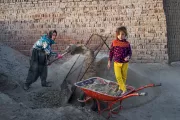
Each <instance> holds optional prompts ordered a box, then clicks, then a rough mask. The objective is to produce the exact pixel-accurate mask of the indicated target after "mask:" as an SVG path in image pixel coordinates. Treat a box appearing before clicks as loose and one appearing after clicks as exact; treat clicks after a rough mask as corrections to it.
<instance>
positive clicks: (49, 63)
mask: <svg viewBox="0 0 180 120" xmlns="http://www.w3.org/2000/svg"><path fill="white" fill-rule="evenodd" d="M67 53H68V52H65V53H63V54H62V56H64V55H66V54H67ZM59 59H60V58H58V57H56V58H55V59H54V60H52V61H50V62H48V64H47V65H51V64H52V63H53V62H55V61H57V60H59Z"/></svg>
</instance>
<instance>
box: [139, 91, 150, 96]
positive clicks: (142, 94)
mask: <svg viewBox="0 0 180 120" xmlns="http://www.w3.org/2000/svg"><path fill="white" fill-rule="evenodd" d="M147 95H148V93H147V92H141V93H139V96H147Z"/></svg>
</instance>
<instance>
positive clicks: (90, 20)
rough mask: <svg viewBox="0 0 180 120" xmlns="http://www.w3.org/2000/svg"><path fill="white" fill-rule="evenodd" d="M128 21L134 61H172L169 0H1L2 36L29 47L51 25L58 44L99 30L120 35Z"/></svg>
mask: <svg viewBox="0 0 180 120" xmlns="http://www.w3.org/2000/svg"><path fill="white" fill-rule="evenodd" d="M121 25H124V26H127V28H128V32H129V36H128V40H129V41H130V43H131V45H132V48H133V57H132V62H166V61H167V60H168V55H167V37H166V19H165V15H164V10H163V0H0V30H1V32H0V40H1V42H3V43H5V44H7V45H9V46H11V47H13V48H15V49H17V50H19V51H21V52H23V53H24V54H28V53H29V49H30V48H31V47H32V44H33V43H34V42H35V41H36V40H37V39H39V37H40V35H41V34H43V33H46V32H47V31H48V30H52V29H56V30H57V31H58V38H57V41H56V42H57V44H56V45H55V46H54V47H53V49H55V50H58V49H61V50H62V49H64V47H65V46H66V45H67V44H69V43H75V44H83V43H85V42H86V40H88V39H89V37H90V36H91V35H92V34H93V33H95V34H100V35H103V36H108V37H109V38H108V44H110V42H111V40H112V39H114V38H115V36H114V35H115V30H116V28H117V27H119V26H121Z"/></svg>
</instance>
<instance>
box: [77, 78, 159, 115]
mask: <svg viewBox="0 0 180 120" xmlns="http://www.w3.org/2000/svg"><path fill="white" fill-rule="evenodd" d="M97 83H98V84H102V85H109V86H111V88H112V87H113V86H117V83H116V82H113V81H110V80H106V79H103V78H100V77H92V78H89V79H86V80H83V81H80V82H77V83H75V84H74V85H75V86H76V87H78V88H80V89H81V90H82V91H83V92H84V94H85V96H84V97H83V99H78V101H79V102H81V103H86V102H88V101H89V100H95V101H96V103H97V107H98V113H99V114H102V113H103V112H104V111H108V118H110V117H111V116H112V114H118V113H119V111H120V110H122V104H121V103H122V101H123V100H125V99H127V98H129V97H133V96H146V95H147V93H146V92H140V93H138V91H140V90H142V89H144V88H148V87H156V86H161V83H160V84H148V85H145V86H142V87H139V88H137V89H136V88H135V87H133V86H130V85H127V86H126V88H127V92H126V93H125V94H123V95H119V96H117V95H113V94H109V93H107V91H106V92H104V91H97V90H95V89H92V88H90V87H87V86H90V85H93V84H97ZM100 101H101V102H105V103H107V107H106V108H103V109H101V104H100ZM117 103H119V105H118V106H117V105H116V106H115V104H117ZM114 106H115V107H114Z"/></svg>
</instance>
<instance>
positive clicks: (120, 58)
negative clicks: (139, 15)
mask: <svg viewBox="0 0 180 120" xmlns="http://www.w3.org/2000/svg"><path fill="white" fill-rule="evenodd" d="M126 38H127V29H126V27H124V26H123V27H119V28H117V29H116V39H115V40H113V41H112V44H111V48H110V53H109V60H108V65H107V67H108V69H109V68H110V66H111V61H112V58H114V72H115V76H116V80H117V82H118V85H119V91H121V90H122V93H121V95H123V94H124V93H125V92H126V79H127V71H128V62H129V59H130V58H131V55H132V51H131V46H130V43H129V42H128V41H127V40H126Z"/></svg>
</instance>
